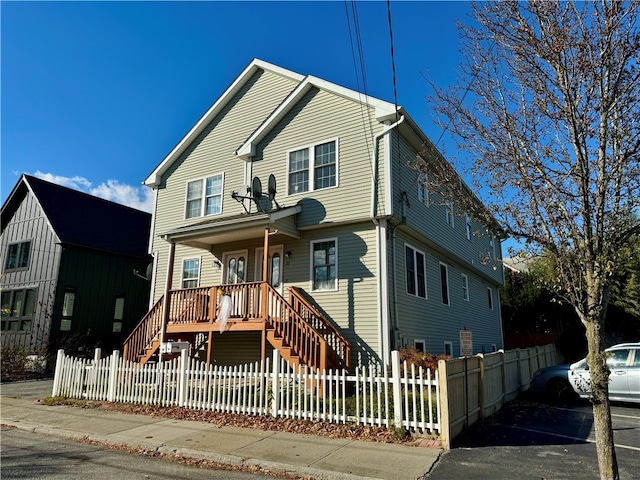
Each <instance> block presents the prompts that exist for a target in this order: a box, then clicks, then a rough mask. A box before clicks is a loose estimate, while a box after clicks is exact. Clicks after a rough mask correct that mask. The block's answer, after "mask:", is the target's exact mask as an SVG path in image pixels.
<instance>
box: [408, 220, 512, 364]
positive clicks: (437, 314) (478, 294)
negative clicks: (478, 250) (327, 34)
mask: <svg viewBox="0 0 640 480" xmlns="http://www.w3.org/2000/svg"><path fill="white" fill-rule="evenodd" d="M407 245H408V246H410V247H412V248H414V249H417V250H419V251H421V252H422V253H424V255H425V262H426V290H427V298H426V299H424V298H419V297H416V296H414V295H410V294H408V293H407V282H406V269H405V247H406V246H407ZM395 255H396V259H397V263H396V266H395V274H396V276H397V288H398V301H397V313H398V316H397V323H396V324H397V326H398V328H399V330H400V332H401V333H402V336H403V342H404V345H405V346H409V347H412V346H413V340H414V339H418V340H424V341H425V348H426V350H427V351H428V352H430V353H433V354H436V355H438V354H442V353H444V342H452V344H453V354H454V356H458V355H459V354H460V341H459V340H460V339H459V332H460V330H463V329H465V328H466V329H467V330H470V331H472V333H473V346H474V353H477V352H482V351H491V346H492V344H495V345H496V346H497V348H502V345H501V339H502V333H501V332H502V326H501V318H500V309H499V301H498V292H497V288H496V285H495V284H492V283H488V282H487V281H486V280H485V279H483V278H482V277H481V276H479V275H478V274H477V273H476V272H474V271H472V270H469V269H468V268H466V266H465V265H464V264H457V263H454V262H451V261H450V260H449V259H447V258H446V257H444V256H442V255H440V254H438V253H437V252H434V251H433V250H432V249H430V247H429V246H428V245H426V244H424V243H421V242H419V241H418V240H417V239H416V238H415V237H413V236H409V235H407V234H406V233H405V232H402V231H400V232H398V234H397V237H396V242H395ZM441 263H443V264H445V265H446V266H447V270H448V286H449V292H448V293H449V305H445V304H443V303H442V293H441V282H440V264H441ZM462 274H466V275H467V278H468V287H469V301H465V300H464V299H463V295H462ZM488 287H490V288H492V291H493V309H491V308H489V305H488V298H487V288H488Z"/></svg>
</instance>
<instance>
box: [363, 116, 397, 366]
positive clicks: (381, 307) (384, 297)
mask: <svg viewBox="0 0 640 480" xmlns="http://www.w3.org/2000/svg"><path fill="white" fill-rule="evenodd" d="M402 122H404V115H402V116H401V117H400V120H398V121H397V122H396V123H394V124H393V125H390V126H388V127H386V128H385V129H384V130H382V132H380V133H378V134H377V135H375V136H374V137H373V153H372V158H371V164H372V166H373V180H372V182H371V213H370V218H371V221H372V222H373V223H374V224H375V226H376V251H377V255H376V270H377V272H378V318H379V319H380V323H379V327H378V339H379V340H378V349H379V351H380V352H381V353H382V363H383V365H384V367H385V368H386V367H387V366H388V365H389V358H390V351H389V289H388V286H387V278H388V269H387V267H388V262H387V237H386V232H387V222H386V220H385V221H384V222H383V224H382V225H380V222H379V221H378V219H377V218H376V213H377V211H376V210H377V208H376V207H377V200H378V197H377V186H378V140H379V139H380V137H382V136H384V135H386V134H387V133H389V132H390V131H391V130H393V129H394V128H396V127H397V126H398V125H400V124H401V123H402ZM390 148H391V146H390V145H389V149H390ZM386 180H387V182H389V181H391V179H390V178H388V179H386ZM391 213H392V212H386V214H387V215H390V214H391Z"/></svg>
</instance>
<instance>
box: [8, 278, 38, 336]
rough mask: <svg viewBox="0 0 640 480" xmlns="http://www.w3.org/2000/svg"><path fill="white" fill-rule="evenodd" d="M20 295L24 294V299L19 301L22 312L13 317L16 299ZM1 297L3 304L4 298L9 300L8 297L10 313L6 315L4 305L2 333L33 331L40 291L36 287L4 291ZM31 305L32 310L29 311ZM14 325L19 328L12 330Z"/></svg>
mask: <svg viewBox="0 0 640 480" xmlns="http://www.w3.org/2000/svg"><path fill="white" fill-rule="evenodd" d="M29 292H31V295H29ZM18 293H22V298H21V299H20V300H19V301H20V304H19V309H20V311H19V312H18V314H17V315H13V312H14V309H15V307H16V297H17V296H18V295H17V294H18ZM1 295H2V297H3V298H2V303H4V298H7V296H8V303H7V305H8V308H7V310H8V311H7V312H6V313H5V312H4V305H2V310H3V311H2V312H1V314H0V331H2V332H6V333H16V332H29V331H31V327H32V325H33V319H34V317H35V313H36V308H37V306H38V289H37V288H36V287H35V286H32V287H25V288H16V289H8V290H2V293H1ZM29 300H31V301H29ZM30 303H31V308H30V309H29V311H27V309H28V308H29V304H30ZM14 325H16V326H17V328H12V327H13V326H14Z"/></svg>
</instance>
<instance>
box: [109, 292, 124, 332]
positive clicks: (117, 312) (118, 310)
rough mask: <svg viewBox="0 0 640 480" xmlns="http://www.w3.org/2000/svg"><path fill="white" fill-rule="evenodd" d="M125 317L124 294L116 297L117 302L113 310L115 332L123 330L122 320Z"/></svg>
mask: <svg viewBox="0 0 640 480" xmlns="http://www.w3.org/2000/svg"><path fill="white" fill-rule="evenodd" d="M123 319H124V295H118V296H117V297H116V304H115V308H114V311H113V330H112V331H113V332H114V333H120V332H122V320H123Z"/></svg>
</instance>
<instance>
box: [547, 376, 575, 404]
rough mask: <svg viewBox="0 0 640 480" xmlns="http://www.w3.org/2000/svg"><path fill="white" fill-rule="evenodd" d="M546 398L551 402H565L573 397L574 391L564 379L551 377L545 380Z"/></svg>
mask: <svg viewBox="0 0 640 480" xmlns="http://www.w3.org/2000/svg"><path fill="white" fill-rule="evenodd" d="M547 398H548V399H549V400H550V401H551V402H553V403H567V402H570V401H572V400H573V399H574V398H575V392H574V391H573V388H571V385H570V384H569V382H567V381H566V380H563V379H562V378H552V379H551V380H549V381H548V382H547Z"/></svg>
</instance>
